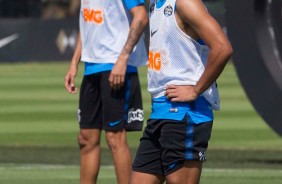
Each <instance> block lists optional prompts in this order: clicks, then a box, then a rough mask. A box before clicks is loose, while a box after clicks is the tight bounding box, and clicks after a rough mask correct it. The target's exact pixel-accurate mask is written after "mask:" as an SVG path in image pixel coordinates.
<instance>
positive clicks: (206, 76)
mask: <svg viewBox="0 0 282 184" xmlns="http://www.w3.org/2000/svg"><path fill="white" fill-rule="evenodd" d="M232 52H233V51H232V47H231V45H230V44H229V42H226V43H225V44H218V45H217V46H216V47H215V48H212V49H211V50H210V53H209V57H208V62H207V64H206V67H205V71H204V73H203V75H202V76H201V78H200V79H199V81H198V83H197V84H196V86H195V91H196V92H197V94H202V93H203V92H204V91H206V90H207V89H208V88H209V87H210V86H211V85H212V84H213V83H214V82H215V81H216V79H217V78H218V77H219V75H220V74H221V72H222V71H223V69H224V67H225V65H226V63H227V62H228V60H229V59H230V56H231V54H232Z"/></svg>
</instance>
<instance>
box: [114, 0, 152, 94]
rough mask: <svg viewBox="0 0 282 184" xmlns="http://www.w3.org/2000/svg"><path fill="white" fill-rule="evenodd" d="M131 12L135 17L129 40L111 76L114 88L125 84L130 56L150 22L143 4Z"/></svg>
mask: <svg viewBox="0 0 282 184" xmlns="http://www.w3.org/2000/svg"><path fill="white" fill-rule="evenodd" d="M130 13H131V14H132V16H133V19H132V22H131V25H130V31H129V34H128V37H127V41H126V43H125V45H124V47H123V49H122V51H121V53H120V55H119V57H118V60H117V61H116V63H115V65H114V67H113V69H112V72H111V74H110V77H109V82H110V85H111V87H113V89H119V88H120V87H121V86H122V85H123V83H124V78H125V73H126V67H127V61H128V58H129V56H130V54H131V52H132V50H133V48H134V46H135V45H136V43H137V42H138V40H139V38H140V36H141V35H142V33H143V31H144V29H145V26H146V24H147V23H148V17H147V13H146V9H145V7H144V5H143V4H142V5H138V6H135V7H134V8H131V9H130ZM121 31H122V30H121Z"/></svg>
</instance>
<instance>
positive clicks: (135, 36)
mask: <svg viewBox="0 0 282 184" xmlns="http://www.w3.org/2000/svg"><path fill="white" fill-rule="evenodd" d="M143 30H144V25H142V21H141V20H137V21H136V24H135V25H134V26H133V27H132V28H131V29H130V31H129V35H128V38H127V41H126V43H125V45H124V47H123V49H122V52H121V54H126V55H129V54H130V53H131V52H132V50H133V48H134V46H135V44H136V43H137V41H138V40H139V38H140V36H141V34H142V33H143Z"/></svg>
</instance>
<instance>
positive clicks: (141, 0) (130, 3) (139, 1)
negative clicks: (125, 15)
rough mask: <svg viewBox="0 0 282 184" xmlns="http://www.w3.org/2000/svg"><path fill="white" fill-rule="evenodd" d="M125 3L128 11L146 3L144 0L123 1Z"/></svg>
mask: <svg viewBox="0 0 282 184" xmlns="http://www.w3.org/2000/svg"><path fill="white" fill-rule="evenodd" d="M123 2H124V4H125V6H126V8H127V9H128V10H130V9H132V8H134V7H136V6H138V5H140V4H144V3H145V1H144V0H123Z"/></svg>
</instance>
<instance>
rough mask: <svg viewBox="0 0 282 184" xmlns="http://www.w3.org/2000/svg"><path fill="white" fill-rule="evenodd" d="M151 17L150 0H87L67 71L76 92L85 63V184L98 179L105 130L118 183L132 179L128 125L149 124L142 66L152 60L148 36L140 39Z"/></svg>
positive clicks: (68, 83) (82, 179) (83, 1)
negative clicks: (147, 1) (80, 66)
mask: <svg viewBox="0 0 282 184" xmlns="http://www.w3.org/2000/svg"><path fill="white" fill-rule="evenodd" d="M147 19H148V17H147V14H146V10H145V7H144V0H81V9H80V34H79V35H78V40H77V46H76V50H75V52H74V55H73V58H72V61H71V64H70V67H69V70H68V72H67V74H66V76H65V88H66V89H67V91H68V92H69V93H71V94H75V93H76V92H77V88H76V87H75V77H76V74H77V70H78V64H79V61H80V60H81V61H83V62H84V65H85V70H84V77H83V81H82V84H81V89H80V99H79V109H78V118H79V126H80V131H79V134H78V143H79V146H80V160H81V162H80V166H81V169H80V183H81V184H92V183H96V182H97V176H98V172H99V166H100V157H101V153H100V150H101V146H100V136H101V131H102V130H105V132H106V133H105V135H106V140H107V144H108V146H109V148H110V150H111V153H112V157H113V162H114V166H115V170H116V176H117V182H118V183H119V184H127V183H128V181H129V176H130V172H131V155H130V149H129V147H128V144H127V140H126V130H132V131H134V130H142V125H143V119H144V118H143V108H142V99H141V90H140V83H139V79H138V74H137V67H138V66H140V65H145V64H146V61H147V53H146V49H145V45H144V40H143V39H139V38H140V37H141V36H142V33H143V30H144V27H145V25H146V24H147V22H148V20H147Z"/></svg>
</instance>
